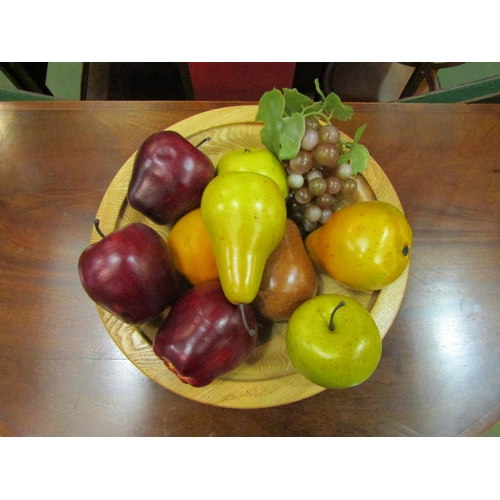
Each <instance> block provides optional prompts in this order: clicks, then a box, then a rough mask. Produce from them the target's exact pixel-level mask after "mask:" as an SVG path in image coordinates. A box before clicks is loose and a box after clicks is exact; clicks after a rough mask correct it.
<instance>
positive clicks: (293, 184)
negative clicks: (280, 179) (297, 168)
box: [286, 173, 304, 189]
mask: <svg viewBox="0 0 500 500" xmlns="http://www.w3.org/2000/svg"><path fill="white" fill-rule="evenodd" d="M286 183H287V184H288V187H289V188H292V189H299V188H301V187H302V186H303V185H304V177H303V176H302V175H300V174H295V173H293V174H290V175H289V176H288V177H287V178H286Z"/></svg>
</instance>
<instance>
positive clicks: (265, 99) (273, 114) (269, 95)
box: [255, 89, 285, 123]
mask: <svg viewBox="0 0 500 500" xmlns="http://www.w3.org/2000/svg"><path fill="white" fill-rule="evenodd" d="M284 111H285V98H284V97H283V94H282V93H281V92H280V91H279V90H278V89H273V90H270V91H269V92H266V93H264V95H263V96H262V97H261V98H260V100H259V109H258V110H257V115H256V117H255V120H256V121H262V122H264V123H265V122H266V121H267V120H279V119H280V118H281V117H282V116H283V113H284Z"/></svg>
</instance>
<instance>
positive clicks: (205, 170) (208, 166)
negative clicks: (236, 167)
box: [127, 131, 215, 224]
mask: <svg viewBox="0 0 500 500" xmlns="http://www.w3.org/2000/svg"><path fill="white" fill-rule="evenodd" d="M214 170H215V169H214V165H213V163H212V161H211V160H210V158H209V157H208V156H207V155H206V154H205V153H203V152H202V151H200V150H199V149H198V148H197V147H196V146H194V145H193V144H191V143H190V142H189V141H188V140H187V139H185V138H184V137H182V135H180V134H178V133H177V132H173V131H163V132H157V133H156V134H153V135H152V136H150V137H149V138H148V139H146V141H145V142H144V143H143V144H142V145H141V147H140V148H139V151H138V152H137V156H136V158H135V161H134V166H133V170H132V178H131V180H130V184H129V188H128V193H127V199H128V202H129V204H130V206H132V207H133V208H135V209H136V210H138V211H139V212H141V213H142V214H144V215H146V217H148V218H149V219H151V220H152V221H154V222H156V223H157V224H169V223H171V222H173V221H175V220H177V219H179V218H180V217H181V216H182V215H184V214H186V213H187V212H189V211H190V210H193V209H194V208H196V207H198V206H199V205H200V202H201V195H202V193H203V190H204V189H205V187H206V186H207V184H208V183H209V182H210V181H211V180H212V178H213V177H214Z"/></svg>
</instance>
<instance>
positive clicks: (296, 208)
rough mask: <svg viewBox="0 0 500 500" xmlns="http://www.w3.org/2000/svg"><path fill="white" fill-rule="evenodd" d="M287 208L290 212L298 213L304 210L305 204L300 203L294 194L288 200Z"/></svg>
mask: <svg viewBox="0 0 500 500" xmlns="http://www.w3.org/2000/svg"><path fill="white" fill-rule="evenodd" d="M286 208H287V210H288V212H289V213H298V212H302V211H303V210H304V205H303V204H302V203H299V202H298V201H297V200H296V199H295V197H294V196H291V197H289V198H288V200H287V201H286Z"/></svg>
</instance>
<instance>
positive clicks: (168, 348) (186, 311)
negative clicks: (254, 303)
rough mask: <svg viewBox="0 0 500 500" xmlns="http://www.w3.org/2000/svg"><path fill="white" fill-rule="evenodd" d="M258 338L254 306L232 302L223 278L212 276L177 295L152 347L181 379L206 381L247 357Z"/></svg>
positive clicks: (200, 383) (199, 384)
mask: <svg viewBox="0 0 500 500" xmlns="http://www.w3.org/2000/svg"><path fill="white" fill-rule="evenodd" d="M243 312H244V316H243V314H242V313H243ZM256 340H257V320H256V319H255V315H254V312H253V310H252V308H251V306H250V305H249V304H246V305H244V306H243V304H242V305H241V307H240V306H238V305H235V304H232V303H231V302H229V300H227V299H226V297H225V295H224V292H223V291H222V287H221V285H220V283H219V282H218V281H209V282H204V283H200V284H198V285H195V286H194V287H192V288H190V289H189V290H188V291H186V292H184V293H183V294H182V295H181V296H180V297H179V298H178V299H177V301H176V302H175V303H174V305H173V306H172V309H171V310H170V312H169V314H168V316H167V317H166V319H165V321H164V323H163V325H162V326H161V327H160V329H159V330H158V333H157V334H156V338H155V340H154V343H153V350H154V352H155V354H156V355H157V356H158V357H159V358H161V359H162V360H163V362H164V363H165V364H166V365H167V367H168V368H169V369H170V370H171V371H172V372H173V373H175V374H176V375H177V377H178V378H179V379H180V380H181V381H182V382H184V383H186V384H190V385H192V386H194V387H203V386H206V385H208V384H210V383H211V382H212V381H213V380H215V379H216V378H217V377H220V376H221V375H224V374H225V373H227V372H229V371H231V370H233V369H234V368H236V367H237V366H239V365H240V364H241V363H243V361H245V359H247V357H248V356H249V355H250V353H251V352H252V349H253V348H254V347H255V342H256Z"/></svg>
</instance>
